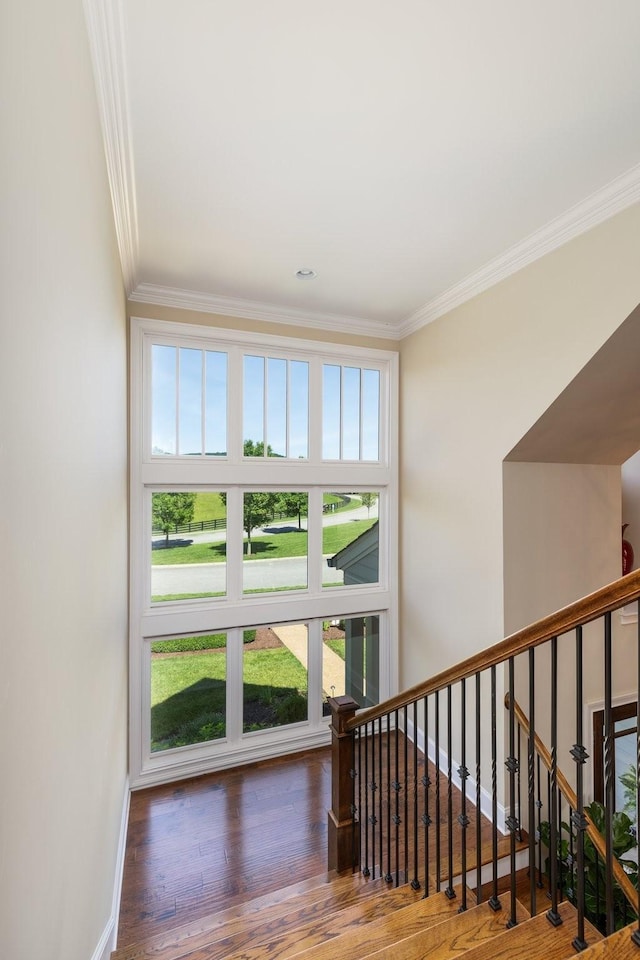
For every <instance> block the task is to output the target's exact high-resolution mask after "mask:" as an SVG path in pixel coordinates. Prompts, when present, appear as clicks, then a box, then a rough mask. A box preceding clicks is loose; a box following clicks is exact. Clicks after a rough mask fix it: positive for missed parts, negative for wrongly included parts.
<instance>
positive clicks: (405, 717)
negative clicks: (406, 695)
mask: <svg viewBox="0 0 640 960" xmlns="http://www.w3.org/2000/svg"><path fill="white" fill-rule="evenodd" d="M408 709H409V708H408V706H407V704H405V705H404V710H403V718H402V721H403V723H404V776H403V778H402V782H403V784H404V787H402V786H401V789H404V813H403V816H404V882H405V883H407V881H408V879H409V786H408V785H409V775H408V770H409V736H408V734H409V727H408V723H407V720H408V716H409V714H408ZM396 882H397V881H396Z"/></svg>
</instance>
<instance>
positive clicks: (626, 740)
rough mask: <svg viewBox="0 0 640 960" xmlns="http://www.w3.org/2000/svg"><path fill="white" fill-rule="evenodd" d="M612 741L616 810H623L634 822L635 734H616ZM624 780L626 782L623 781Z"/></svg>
mask: <svg viewBox="0 0 640 960" xmlns="http://www.w3.org/2000/svg"><path fill="white" fill-rule="evenodd" d="M613 743H614V753H615V760H614V767H615V771H616V810H623V811H624V812H625V813H626V814H627V816H629V817H630V818H631V819H632V820H633V821H634V822H635V819H636V791H635V771H636V746H637V744H636V734H635V730H634V732H633V733H629V734H627V735H626V736H618V737H616V738H615V740H614V741H613ZM625 781H626V782H625Z"/></svg>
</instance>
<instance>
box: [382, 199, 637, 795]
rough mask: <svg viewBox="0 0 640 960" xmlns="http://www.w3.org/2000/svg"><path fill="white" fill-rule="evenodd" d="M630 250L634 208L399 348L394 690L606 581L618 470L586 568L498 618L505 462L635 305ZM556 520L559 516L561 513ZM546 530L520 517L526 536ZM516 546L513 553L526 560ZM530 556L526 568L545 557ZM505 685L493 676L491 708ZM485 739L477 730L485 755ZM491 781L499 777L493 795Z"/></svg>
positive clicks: (584, 531) (584, 539) (577, 547)
mask: <svg viewBox="0 0 640 960" xmlns="http://www.w3.org/2000/svg"><path fill="white" fill-rule="evenodd" d="M639 241H640V207H638V206H636V207H634V208H631V209H629V210H627V211H625V212H624V213H622V214H620V215H618V216H617V217H616V218H614V219H612V220H610V221H608V222H606V223H604V224H602V225H601V226H599V227H597V228H596V229H594V230H592V231H591V232H589V233H588V234H585V235H583V236H582V237H579V238H578V239H576V240H574V241H572V242H571V243H569V244H567V245H565V246H564V247H563V248H561V249H559V250H557V251H555V252H553V253H551V254H549V255H547V256H546V257H544V258H542V259H541V260H539V261H537V262H536V263H534V264H532V265H531V266H529V267H527V268H525V269H523V270H521V271H520V272H519V273H517V274H515V275H514V276H512V277H510V278H509V279H507V280H505V281H503V282H502V283H500V284H498V285H497V286H496V287H494V288H492V289H491V290H488V291H487V292H485V293H483V294H481V295H480V296H478V297H476V298H475V299H473V300H471V301H469V302H468V303H466V304H465V305H463V306H461V307H459V308H458V309H456V310H455V311H452V312H451V313H450V314H448V315H447V316H445V317H442V318H441V319H440V320H437V321H436V322H434V323H432V324H431V325H429V326H427V327H425V328H423V329H422V330H420V331H418V332H417V333H415V334H413V335H412V336H410V337H407V338H406V339H405V340H404V341H402V343H401V345H400V420H401V434H400V444H401V453H400V502H401V530H400V541H401V542H400V557H401V561H400V636H401V644H400V685H401V687H406V686H409V685H411V684H413V683H415V682H417V681H418V680H419V679H420V678H426V677H428V676H430V675H433V674H434V673H437V672H439V671H441V670H443V669H445V668H447V667H448V666H450V665H452V664H454V663H456V662H457V661H459V660H461V659H464V658H465V657H467V656H470V655H472V654H474V653H476V652H478V651H480V650H481V649H483V648H485V647H487V646H489V645H491V644H492V643H495V642H496V641H498V640H499V639H501V638H502V637H503V636H504V635H505V633H507V632H509V631H510V630H511V629H512V628H513V627H514V626H515V625H517V626H521V625H522V624H523V623H524V622H525V621H526V620H527V619H528V618H529V616H534V617H535V616H538V615H539V614H540V613H541V612H544V613H546V612H549V611H550V610H552V609H554V607H555V606H557V603H558V601H559V602H561V603H566V602H569V601H570V600H571V599H577V598H578V597H580V596H582V595H584V594H585V593H587V592H589V590H591V589H593V588H594V587H595V586H597V585H598V584H597V582H596V581H597V580H598V579H599V577H600V576H601V575H602V576H603V577H604V580H608V579H614V577H615V576H616V575H617V567H616V563H617V560H616V559H615V558H614V554H616V555H617V553H618V549H619V522H620V505H619V498H620V487H619V483H620V481H619V468H617V471H616V472H617V479H615V478H612V476H611V475H610V474H609V473H607V470H608V469H609V468H606V467H605V468H604V470H605V473H604V474H602V476H601V478H600V479H601V480H602V481H603V483H604V486H605V488H606V501H607V510H608V509H609V507H610V506H613V505H614V501H615V509H613V510H612V513H611V515H610V516H609V517H607V518H606V519H604V518H603V515H601V514H599V513H598V521H597V527H598V534H597V539H598V540H599V539H600V538H601V537H602V538H603V541H602V542H603V549H602V550H601V552H600V558H601V559H599V560H598V561H597V562H596V564H595V567H596V568H597V569H593V568H592V566H588V565H587V566H584V567H582V566H581V565H580V561H579V560H578V566H574V568H573V572H572V575H571V578H570V582H569V581H567V580H566V579H565V580H563V582H562V589H558V585H557V584H556V583H555V582H554V581H553V580H552V579H551V578H550V579H549V580H547V579H546V578H545V575H544V573H542V574H539V575H538V580H537V582H536V583H535V584H534V585H533V589H534V592H533V594H531V595H527V596H526V602H525V599H524V597H525V592H524V589H523V590H520V587H519V588H518V590H519V597H518V598H517V602H516V598H515V594H512V595H511V597H510V601H509V603H510V604H511V606H508V607H507V619H506V620H505V600H506V596H505V583H504V577H505V570H504V562H503V550H504V548H505V544H504V537H503V460H504V458H505V457H506V456H507V454H508V453H509V451H510V450H511V449H512V448H513V447H514V446H515V445H516V443H517V442H518V441H519V440H520V439H521V438H522V437H523V436H524V434H525V433H527V431H528V430H529V429H530V428H531V426H532V425H533V424H534V423H535V422H536V421H537V420H538V418H539V417H540V416H541V415H542V414H543V413H544V411H545V410H546V409H547V408H548V407H549V405H550V404H551V403H552V402H553V401H554V400H555V398H556V397H557V396H558V395H559V394H560V392H561V391H562V390H563V389H564V388H565V387H566V386H567V384H568V383H569V382H570V381H571V380H572V378H573V377H574V376H575V375H576V374H577V373H578V371H579V370H580V369H581V368H582V367H583V366H584V365H585V363H586V362H587V361H588V360H589V359H590V358H591V357H592V356H593V354H594V353H595V352H596V351H597V350H598V349H599V348H600V347H601V345H602V344H603V342H604V341H605V340H606V339H607V338H608V337H609V336H610V335H611V334H612V333H613V331H614V330H615V329H616V327H617V326H618V325H619V324H621V323H622V322H623V321H624V320H625V318H626V317H628V316H629V314H630V313H631V311H632V310H633V309H634V308H635V307H636V306H637V304H638V302H640V275H639V274H638V271H637V264H636V262H635V261H636V251H637V250H638V246H639ZM611 376H612V377H615V370H612V371H611ZM508 466H509V467H511V466H515V465H511V464H509V465H508ZM585 495H586V494H585ZM591 507H593V503H592V504H591ZM555 510H556V514H557V512H558V511H559V512H560V514H561V513H562V504H561V503H559V502H558V503H556V505H555ZM596 512H597V511H596ZM566 519H567V521H569V519H570V518H569V515H567V518H566ZM554 522H555V521H554V520H551V521H549V519H548V518H546V517H545V516H538V517H537V518H536V520H535V521H534V517H533V515H531V516H530V517H529V518H527V524H528V525H529V530H530V529H531V527H532V526H534V525H535V523H537V524H546V523H551V524H553V523H554ZM568 525H569V526H571V523H569V524H568ZM574 532H575V533H576V536H575V539H574V540H573V544H574V546H573V547H572V548H570V549H569V550H568V555H569V556H567V555H566V554H565V555H564V559H565V560H566V561H567V562H568V561H569V558H570V557H572V558H574V559H575V558H578V557H579V552H580V551H581V550H582V548H583V546H585V544H587V543H588V541H589V536H590V534H589V530H588V528H585V527H584V526H583V527H582V528H578V530H577V531H574ZM538 533H539V534H540V537H541V539H540V540H539V541H538V542H539V543H540V544H542V543H543V541H544V539H545V537H546V539H547V540H548V541H552V540H553V532H552V530H547V531H542V530H540V531H538ZM527 536H528V533H523V540H524V541H525V542H523V543H522V544H521V545H520V548H519V555H520V556H523V557H525V559H526V558H527V550H528V544H527V542H526V539H527ZM616 544H617V545H618V546H615V545H616ZM535 549H536V556H535V560H536V562H537V560H539V559H540V552H541V550H542V547H541V546H540V547H538V546H536V548H535ZM563 549H564V548H563ZM529 559H530V560H533V559H534V558H532V557H531V555H529ZM609 565H611V570H612V576H608V574H607V570H608V569H609ZM601 567H604V568H606V569H604V568H603V569H601ZM614 568H616V569H615V571H614ZM604 580H603V581H602V582H604ZM600 585H601V584H600ZM513 588H514V585H513V583H512V582H508V583H507V589H508V590H509V591H510V592H511V591H512V590H513ZM559 598H561V599H559ZM502 683H503V678H502V676H501V675H500V676H499V677H498V703H501V695H502V692H503V688H502ZM455 716H456V714H455V712H454V717H455ZM501 718H502V719H504V716H503V715H502V714H500V713H499V718H498V719H499V721H500V719H501ZM487 739H488V730H484V731H483V735H482V743H483V747H482V750H483V756H484V757H487V756H488V745H487ZM457 742H458V740H457V736H456V737H454V753H455V755H456V757H458V756H459V747H455V743H457ZM456 751H457V752H456ZM502 773H503V770H502V767H499V769H498V786H499V791H500V793H501V795H502V789H503V785H502ZM484 779H485V777H484V774H483V782H484ZM485 786H486V783H485Z"/></svg>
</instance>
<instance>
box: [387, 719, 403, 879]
mask: <svg viewBox="0 0 640 960" xmlns="http://www.w3.org/2000/svg"><path fill="white" fill-rule="evenodd" d="M394 720H395V726H396V735H395V758H394V760H395V766H394V773H395V779H394V781H393V784H392V786H393V789H394V791H395V813H394V815H393V823H394V827H395V851H394V853H395V860H396V887H397V886H398V883H399V876H398V874H399V870H400V846H399V837H398V828H399V825H400V816H399V813H398V804H399V802H400V775H399V773H400V770H399V768H400V760H399V744H398V711H397V710H396V712H395V715H394ZM389 832H391V827H389ZM389 869H391V867H389ZM386 879H387V881H388V882H389V883H390V882H391V881H392V880H393V877H392V875H391V873H389V875H388V877H387V878H386Z"/></svg>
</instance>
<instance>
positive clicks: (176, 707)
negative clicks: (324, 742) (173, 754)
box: [151, 635, 307, 751]
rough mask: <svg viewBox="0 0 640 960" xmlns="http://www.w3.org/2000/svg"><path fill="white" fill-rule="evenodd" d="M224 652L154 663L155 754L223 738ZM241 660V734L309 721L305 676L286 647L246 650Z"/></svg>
mask: <svg viewBox="0 0 640 960" xmlns="http://www.w3.org/2000/svg"><path fill="white" fill-rule="evenodd" d="M213 636H215V635H213ZM160 642H165V641H158V643H160ZM168 642H170V641H168ZM154 646H155V644H154ZM223 649H224V648H222V649H220V650H219V651H216V650H213V651H211V652H208V653H194V654H191V655H189V656H181V655H179V654H176V655H174V656H168V657H155V658H152V660H151V749H152V750H153V751H157V750H167V749H170V748H171V747H181V746H186V745H187V744H191V743H202V742H204V741H206V740H217V739H220V738H221V737H224V736H225V705H226V681H225V676H226V657H225V654H224V652H223ZM243 658H244V659H243V663H244V714H245V719H244V729H245V731H249V730H260V729H264V728H268V727H277V726H282V725H283V724H287V723H295V722H297V721H299V720H305V719H306V718H307V674H306V670H305V669H304V668H303V666H302V664H301V663H300V662H299V661H298V660H297V659H296V658H295V657H294V656H293V654H292V653H290V652H289V650H287V649H286V648H285V647H279V648H276V649H271V650H246V651H245V652H244V654H243Z"/></svg>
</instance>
